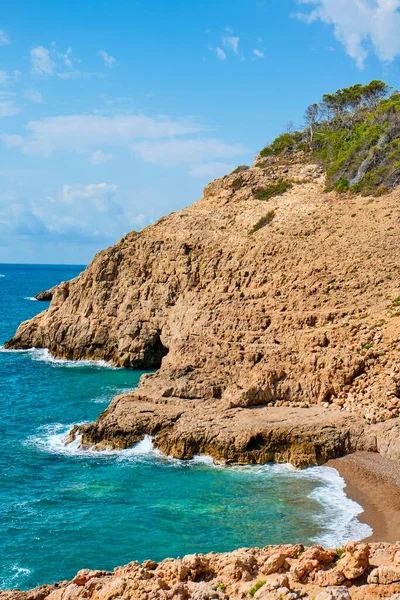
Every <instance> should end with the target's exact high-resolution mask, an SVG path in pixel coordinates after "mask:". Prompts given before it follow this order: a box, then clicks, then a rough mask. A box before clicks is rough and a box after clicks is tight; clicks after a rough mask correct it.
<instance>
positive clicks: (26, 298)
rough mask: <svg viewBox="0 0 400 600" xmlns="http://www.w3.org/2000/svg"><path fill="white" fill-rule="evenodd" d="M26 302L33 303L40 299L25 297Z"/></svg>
mask: <svg viewBox="0 0 400 600" xmlns="http://www.w3.org/2000/svg"><path fill="white" fill-rule="evenodd" d="M24 300H31V301H32V302H37V301H38V299H37V298H35V297H33V296H24Z"/></svg>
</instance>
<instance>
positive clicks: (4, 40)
mask: <svg viewBox="0 0 400 600" xmlns="http://www.w3.org/2000/svg"><path fill="white" fill-rule="evenodd" d="M9 43H10V40H9V39H8V37H7V36H6V34H5V33H4V31H3V29H0V46H5V45H6V44H9Z"/></svg>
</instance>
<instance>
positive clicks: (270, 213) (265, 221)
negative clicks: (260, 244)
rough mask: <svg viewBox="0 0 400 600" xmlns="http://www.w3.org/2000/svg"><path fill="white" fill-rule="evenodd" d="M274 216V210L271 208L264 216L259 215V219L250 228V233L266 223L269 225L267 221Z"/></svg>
mask: <svg viewBox="0 0 400 600" xmlns="http://www.w3.org/2000/svg"><path fill="white" fill-rule="evenodd" d="M274 217H275V212H274V211H273V210H270V211H269V212H268V213H267V214H266V215H265V216H264V217H261V219H260V220H259V221H257V223H256V224H255V225H253V227H252V228H251V230H250V234H252V233H255V232H256V231H258V230H259V229H262V228H263V227H265V226H266V225H269V223H271V221H272V220H273V218H274Z"/></svg>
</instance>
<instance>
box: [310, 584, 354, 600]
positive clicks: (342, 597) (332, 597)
mask: <svg viewBox="0 0 400 600" xmlns="http://www.w3.org/2000/svg"><path fill="white" fill-rule="evenodd" d="M315 600H351V596H350V594H349V590H348V589H347V588H345V587H332V588H330V589H327V590H324V591H323V592H320V593H319V594H318V595H317V596H316V598H315Z"/></svg>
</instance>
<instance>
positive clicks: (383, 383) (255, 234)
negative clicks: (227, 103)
mask: <svg viewBox="0 0 400 600" xmlns="http://www.w3.org/2000/svg"><path fill="white" fill-rule="evenodd" d="M283 180H284V181H286V182H287V183H288V185H287V186H286V187H285V190H286V191H285V192H284V193H283V194H282V195H279V196H277V197H272V198H270V199H269V200H268V201H265V199H264V198H265V195H266V194H265V190H266V188H268V186H271V185H276V184H277V183H278V182H281V181H283ZM324 188H325V178H324V174H323V173H322V171H321V170H320V169H319V167H317V166H316V165H312V164H308V163H307V161H306V160H305V157H304V155H302V153H299V154H296V155H294V156H293V155H292V156H290V157H285V156H284V157H280V158H279V159H276V158H267V159H263V158H262V157H258V158H257V159H256V163H255V165H254V166H253V167H242V168H240V169H238V170H236V172H234V173H232V174H231V175H229V176H226V177H224V178H222V179H219V180H216V181H214V182H212V183H211V184H209V185H208V186H207V187H206V188H205V190H204V198H203V199H202V200H200V201H199V202H197V203H195V204H194V205H193V206H191V207H189V208H187V209H185V210H183V211H180V212H178V213H174V214H172V215H169V216H168V217H165V218H163V219H161V220H160V221H159V222H158V223H156V224H155V225H154V226H151V227H148V228H146V229H144V230H143V231H142V232H140V233H137V232H132V233H130V234H128V235H127V236H125V238H123V239H122V240H120V241H119V242H118V243H117V244H116V245H115V246H113V247H111V248H108V249H106V250H104V251H102V252H100V253H99V254H98V255H97V256H96V257H95V259H94V260H93V262H92V263H91V265H89V266H88V267H87V269H86V270H85V271H84V272H83V273H82V274H81V275H79V276H78V277H77V278H75V279H74V280H72V281H70V282H64V283H62V284H60V285H58V286H56V287H55V288H53V290H52V294H53V296H52V301H51V305H50V308H49V309H48V310H46V311H44V312H42V313H41V314H39V315H38V316H36V317H35V318H33V319H31V320H30V321H27V322H25V323H22V324H21V325H20V327H19V328H18V331H17V332H16V335H15V336H14V338H13V339H11V340H10V341H9V342H7V343H6V344H5V346H6V347H7V348H15V349H24V348H31V347H39V348H48V349H49V350H50V352H51V353H52V354H54V355H55V356H57V357H61V358H68V359H72V360H80V359H95V360H107V361H110V362H111V363H112V364H114V365H117V366H122V367H133V368H149V369H150V368H152V369H157V372H156V373H154V374H152V375H145V376H143V377H142V378H141V381H140V384H139V387H138V389H137V390H136V391H134V392H131V393H128V394H123V395H120V396H117V397H116V398H114V400H113V401H112V403H111V404H110V406H109V407H108V408H107V409H106V410H105V411H104V412H103V413H102V414H101V415H100V416H99V418H98V419H97V420H96V422H95V423H91V424H86V425H76V426H75V427H74V428H73V430H72V431H71V434H70V439H71V440H72V439H75V438H76V437H77V436H80V439H81V443H82V444H83V445H84V446H94V447H95V448H97V449H98V450H102V449H105V448H108V447H110V448H118V449H122V448H127V447H130V446H132V445H134V444H135V443H137V442H138V441H140V440H141V439H142V438H143V436H144V435H146V434H147V435H151V436H152V437H153V439H154V442H155V444H156V446H157V447H158V448H159V449H160V450H161V451H162V452H163V453H165V454H168V455H171V456H173V457H175V458H182V459H190V458H192V457H193V456H194V455H195V454H208V455H210V456H211V457H212V458H213V459H214V460H215V461H217V462H224V463H259V464H260V463H265V462H269V461H275V462H290V463H292V464H293V465H294V466H296V467H298V468H303V467H306V466H309V465H320V464H325V463H326V462H327V461H328V460H330V459H337V458H339V457H342V456H345V455H348V454H350V453H353V452H372V453H379V455H380V456H381V457H382V460H385V458H387V459H389V460H394V461H400V435H399V433H400V346H399V341H400V318H399V317H400V296H399V293H400V292H399V282H398V264H397V262H398V259H397V257H398V255H399V253H400V239H399V237H398V235H397V232H396V229H395V228H394V227H393V226H392V225H391V224H392V223H398V222H400V208H399V207H400V203H399V199H400V191H399V190H395V191H392V192H390V193H388V194H385V195H383V196H380V197H379V198H369V197H362V196H349V195H347V196H346V195H344V196H343V195H339V194H337V193H336V192H329V193H325V192H324ZM267 212H268V215H269V217H268V219H267V218H266V213H267ZM388 219H389V220H388ZM267 222H268V224H266V223H267ZM260 223H261V224H262V225H263V226H262V225H259V224H260ZM339 471H340V469H339ZM272 565H274V566H273V570H270V569H272ZM264 580H265V582H266V583H264V584H263V585H262V586H260V589H258V590H255V591H254V597H255V598H257V599H258V598H259V599H260V600H261V599H263V600H275V599H278V600H279V599H280V600H295V599H296V598H302V597H303V598H306V599H309V600H311V599H312V600H315V599H318V600H329V599H332V600H333V599H336V600H348V598H352V599H354V600H361V599H367V600H368V598H370V599H371V600H372V599H373V600H375V599H378V598H391V597H393V598H396V596H393V595H394V594H397V593H400V546H398V545H389V544H384V543H381V544H379V543H378V544H373V543H371V544H369V545H367V544H354V543H353V544H351V543H349V544H348V545H346V546H345V547H344V549H343V554H342V553H341V552H339V553H338V552H337V551H336V550H323V549H322V548H320V547H313V548H311V549H306V550H304V549H303V548H302V547H300V546H284V547H276V548H270V547H267V548H265V549H262V550H257V549H253V550H240V551H236V552H233V553H230V554H224V555H216V554H211V555H207V556H202V555H195V556H191V557H186V558H184V559H182V560H178V559H177V560H172V559H167V560H166V561H164V562H163V563H160V565H157V564H156V563H153V562H151V561H147V562H146V563H144V564H143V565H138V564H137V563H132V564H131V565H128V566H127V567H121V568H118V569H116V570H115V571H114V573H112V574H110V573H105V572H98V571H95V572H92V571H91V572H87V571H85V572H80V573H79V574H78V575H77V577H76V578H75V579H74V580H73V581H72V582H62V583H59V584H56V585H54V586H44V587H41V588H37V589H36V590H33V591H31V592H2V593H0V598H4V599H7V600H8V599H10V600H11V599H12V600H43V599H44V598H50V599H51V600H73V599H74V598H88V599H89V598H93V600H100V599H102V600H107V599H110V600H111V599H112V598H138V599H139V598H140V599H141V600H147V599H150V598H155V599H158V598H160V599H162V600H164V599H165V600H167V599H169V598H180V599H181V600H188V599H189V598H193V599H196V598H197V599H198V600H200V599H203V598H204V599H206V598H207V599H208V598H221V599H224V598H233V599H236V598H245V597H249V594H250V590H252V589H253V588H254V586H255V585H259V583H260V581H264ZM332 587H333V588H334V589H332V590H329V588H332ZM349 594H350V595H349ZM252 595H253V594H252V593H251V594H250V596H252ZM396 600H397V599H396Z"/></svg>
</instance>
